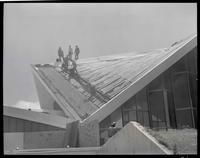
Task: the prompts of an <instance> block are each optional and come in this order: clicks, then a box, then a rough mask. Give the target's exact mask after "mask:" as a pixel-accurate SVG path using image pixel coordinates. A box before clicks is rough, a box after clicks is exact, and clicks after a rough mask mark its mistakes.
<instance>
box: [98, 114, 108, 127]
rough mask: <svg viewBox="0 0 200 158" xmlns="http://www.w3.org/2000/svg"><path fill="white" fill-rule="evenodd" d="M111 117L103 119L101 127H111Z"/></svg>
mask: <svg viewBox="0 0 200 158" xmlns="http://www.w3.org/2000/svg"><path fill="white" fill-rule="evenodd" d="M110 124H111V119H110V116H108V117H106V118H105V119H104V120H103V121H101V123H100V128H108V127H110Z"/></svg>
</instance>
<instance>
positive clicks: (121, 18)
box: [3, 3, 197, 106]
mask: <svg viewBox="0 0 200 158" xmlns="http://www.w3.org/2000/svg"><path fill="white" fill-rule="evenodd" d="M196 30H197V5H196V4H195V3H186V4H184V3H177V4H176V3H172V4H170V3H167V4H164V3H160V4H156V3H151V4H148V3H146V4H145V3H141V4H140V3H135V4H134V3H124V4H122V3H120V4H113V3H112V4H96V3H95V4H91V3H90V4H89V3H88V4H80V3H79V4H67V3H65V4H62V3H56V4H54V3H49V4H48V3H43V4H42V3H38V4H37V3H26V4H23V3H16V4H12V3H8V4H5V5H4V52H3V55H4V61H3V62H4V63H3V64H4V65H3V93H4V94H3V98H4V104H5V105H17V106H18V105H19V104H20V103H21V104H29V102H30V104H32V103H33V105H34V106H36V105H35V102H36V103H37V102H38V97H37V92H36V88H35V84H34V81H33V76H32V71H31V67H30V64H36V63H49V62H52V61H55V59H56V58H57V50H58V47H59V46H61V47H62V48H63V49H64V53H65V54H66V52H67V49H68V46H69V44H71V45H72V46H73V47H74V45H76V44H78V45H79V47H80V51H81V53H80V58H88V57H95V56H102V55H109V54H118V53H126V52H132V51H145V50H147V51H148V50H152V49H157V48H164V47H168V46H170V45H171V44H172V43H173V42H175V41H177V40H180V39H182V38H185V37H187V36H189V35H191V34H193V33H196V32H197V31H196Z"/></svg>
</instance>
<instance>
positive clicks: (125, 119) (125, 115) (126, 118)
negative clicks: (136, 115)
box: [123, 111, 129, 121]
mask: <svg viewBox="0 0 200 158" xmlns="http://www.w3.org/2000/svg"><path fill="white" fill-rule="evenodd" d="M123 120H124V121H128V120H129V119H128V111H124V115H123Z"/></svg>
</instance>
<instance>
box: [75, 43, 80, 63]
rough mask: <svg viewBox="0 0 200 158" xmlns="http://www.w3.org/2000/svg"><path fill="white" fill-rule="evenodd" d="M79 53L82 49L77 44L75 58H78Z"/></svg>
mask: <svg viewBox="0 0 200 158" xmlns="http://www.w3.org/2000/svg"><path fill="white" fill-rule="evenodd" d="M79 53H80V49H79V47H78V46H77V45H76V46H75V50H74V54H75V60H78V58H79V57H78V55H79Z"/></svg>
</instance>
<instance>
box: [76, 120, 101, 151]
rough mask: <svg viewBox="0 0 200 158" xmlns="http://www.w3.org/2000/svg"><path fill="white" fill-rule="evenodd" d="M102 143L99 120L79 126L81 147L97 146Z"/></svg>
mask: <svg viewBox="0 0 200 158" xmlns="http://www.w3.org/2000/svg"><path fill="white" fill-rule="evenodd" d="M99 144H100V137H99V124H98V120H94V121H91V122H90V123H88V124H86V125H81V124H80V126H79V147H97V146H99Z"/></svg>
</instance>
